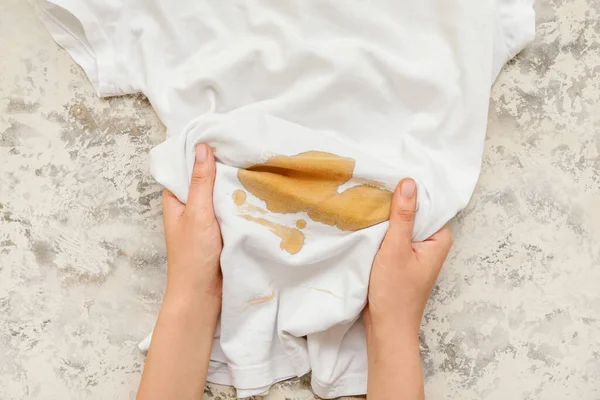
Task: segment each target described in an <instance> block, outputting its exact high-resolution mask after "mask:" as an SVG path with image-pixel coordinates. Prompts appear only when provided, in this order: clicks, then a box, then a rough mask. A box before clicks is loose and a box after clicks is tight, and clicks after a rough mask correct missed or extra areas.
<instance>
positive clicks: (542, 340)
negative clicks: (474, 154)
mask: <svg viewBox="0 0 600 400" xmlns="http://www.w3.org/2000/svg"><path fill="white" fill-rule="evenodd" d="M537 11H538V29H537V32H538V33H537V39H536V41H535V43H534V44H533V45H532V46H531V47H530V48H528V49H527V50H526V51H525V52H523V53H522V54H521V55H520V56H519V57H518V58H517V59H516V60H515V61H512V62H511V63H510V64H509V65H508V66H507V67H506V68H505V71H504V72H503V74H502V75H501V76H500V78H499V80H498V82H497V83H496V85H495V86H494V90H493V95H492V103H491V113H490V123H489V131H488V139H487V141H486V148H485V156H484V160H483V170H482V175H481V179H480V183H479V185H478V187H477V190H476V192H475V195H474V197H473V200H472V201H471V203H470V205H469V206H468V208H467V209H466V210H464V211H463V212H462V213H460V215H459V216H458V217H457V218H456V219H455V221H454V222H453V230H454V233H455V236H456V244H455V247H454V250H453V251H452V253H451V255H450V257H449V260H448V262H447V264H446V267H445V269H444V270H443V272H442V275H441V277H440V280H439V284H438V285H437V287H436V289H435V292H434V296H433V299H432V300H431V302H430V304H429V307H428V310H427V312H426V317H425V322H424V324H423V329H422V341H421V344H422V355H423V358H424V364H425V373H426V390H427V393H428V398H429V399H461V400H470V399H473V400H475V399H477V400H480V399H544V400H546V399H557V400H558V399H560V400H565V399H577V400H598V399H600V1H598V0H554V1H549V0H543V1H540V3H539V5H538V6H537ZM0 50H1V52H0V399H2V400H14V399H44V400H47V399H128V398H133V397H134V396H135V391H136V388H137V385H138V381H139V376H140V373H141V370H142V366H143V362H144V357H143V356H142V355H141V354H139V352H138V350H137V347H136V344H137V342H138V341H139V340H140V339H141V338H143V337H144V335H145V334H146V333H147V332H148V331H149V330H150V329H151V328H152V325H153V322H154V318H155V316H156V312H157V310H158V307H159V304H160V300H161V295H162V289H163V282H164V261H165V258H164V245H163V237H162V224H161V219H160V218H161V216H160V202H159V194H160V188H159V187H158V186H157V185H156V184H155V183H154V182H153V180H152V178H151V177H150V175H149V174H148V168H147V154H148V150H149V149H150V148H151V147H152V146H153V145H155V144H157V143H159V142H160V141H161V140H162V138H163V128H162V126H161V124H160V123H159V121H158V119H157V117H156V116H155V115H154V113H153V111H152V110H151V108H150V105H149V104H148V102H147V101H146V100H145V99H144V98H143V97H125V98H114V99H109V100H99V99H98V98H96V96H95V95H94V92H93V90H92V88H91V86H90V84H89V83H88V81H87V79H86V77H85V76H84V74H83V73H82V71H81V70H80V69H79V67H77V66H76V64H75V63H74V62H73V61H72V60H71V59H70V57H69V56H68V55H67V54H66V53H65V52H64V51H62V50H61V49H60V48H58V46H57V45H56V44H55V43H54V41H53V40H52V39H51V37H50V36H49V34H48V33H47V32H46V31H45V30H44V28H43V27H42V25H41V24H40V23H39V22H38V20H37V19H36V17H35V15H34V13H33V11H32V10H31V9H30V7H29V6H28V5H27V4H26V3H25V2H24V1H19V0H1V1H0ZM307 382H308V381H307V380H306V379H303V380H294V381H291V382H286V383H284V384H282V385H279V386H278V387H277V388H275V389H273V390H272V392H271V394H270V396H269V397H268V398H269V399H273V400H283V399H292V400H305V399H313V398H315V397H314V395H312V394H311V392H310V390H308V389H307ZM206 398H208V399H214V400H217V399H221V400H224V399H233V398H235V396H233V394H232V391H230V390H229V389H228V388H222V387H217V386H210V387H209V388H208V391H207V395H206Z"/></svg>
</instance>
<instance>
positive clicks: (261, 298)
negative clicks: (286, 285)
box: [248, 289, 275, 304]
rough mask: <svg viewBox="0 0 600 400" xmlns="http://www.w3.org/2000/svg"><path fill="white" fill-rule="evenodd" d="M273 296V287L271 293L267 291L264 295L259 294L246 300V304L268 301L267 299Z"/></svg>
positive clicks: (269, 299)
mask: <svg viewBox="0 0 600 400" xmlns="http://www.w3.org/2000/svg"><path fill="white" fill-rule="evenodd" d="M274 298H275V289H273V290H272V291H271V293H269V294H268V295H266V296H259V297H255V298H253V299H251V300H248V304H262V303H268V302H269V301H272V300H273V299H274Z"/></svg>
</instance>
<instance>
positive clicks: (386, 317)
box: [366, 311, 421, 339]
mask: <svg viewBox="0 0 600 400" xmlns="http://www.w3.org/2000/svg"><path fill="white" fill-rule="evenodd" d="M420 328H421V320H420V318H415V317H413V316H408V315H402V314H399V313H392V312H390V313H378V312H373V311H371V315H370V319H369V324H368V326H367V327H366V329H367V335H369V336H371V337H377V338H385V337H395V336H400V337H403V338H411V337H412V338H417V339H418V337H419V330H420Z"/></svg>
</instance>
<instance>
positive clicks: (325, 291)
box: [313, 288, 340, 299]
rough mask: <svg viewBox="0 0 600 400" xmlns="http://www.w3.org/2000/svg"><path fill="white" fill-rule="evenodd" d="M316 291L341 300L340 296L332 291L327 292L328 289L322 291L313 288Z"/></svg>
mask: <svg viewBox="0 0 600 400" xmlns="http://www.w3.org/2000/svg"><path fill="white" fill-rule="evenodd" d="M313 289H314V290H316V291H318V292H323V293H327V294H330V295H332V296H333V297H337V298H338V299H339V298H340V296H338V295H336V294H335V293H333V292H332V291H331V290H327V289H321V288H313Z"/></svg>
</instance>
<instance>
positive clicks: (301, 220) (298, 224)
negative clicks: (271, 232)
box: [296, 219, 306, 229]
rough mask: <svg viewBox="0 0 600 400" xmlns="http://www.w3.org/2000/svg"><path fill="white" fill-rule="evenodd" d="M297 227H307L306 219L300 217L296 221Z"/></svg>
mask: <svg viewBox="0 0 600 400" xmlns="http://www.w3.org/2000/svg"><path fill="white" fill-rule="evenodd" d="M296 228H298V229H304V228H306V221H305V220H303V219H299V220H298V221H296Z"/></svg>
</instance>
